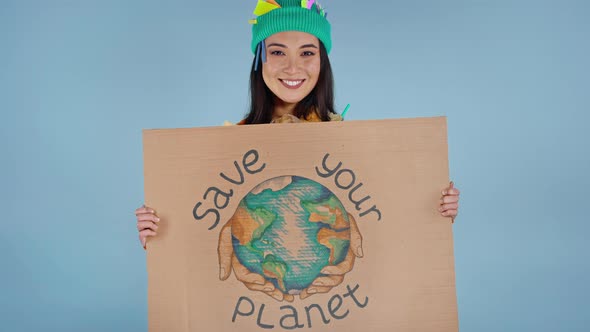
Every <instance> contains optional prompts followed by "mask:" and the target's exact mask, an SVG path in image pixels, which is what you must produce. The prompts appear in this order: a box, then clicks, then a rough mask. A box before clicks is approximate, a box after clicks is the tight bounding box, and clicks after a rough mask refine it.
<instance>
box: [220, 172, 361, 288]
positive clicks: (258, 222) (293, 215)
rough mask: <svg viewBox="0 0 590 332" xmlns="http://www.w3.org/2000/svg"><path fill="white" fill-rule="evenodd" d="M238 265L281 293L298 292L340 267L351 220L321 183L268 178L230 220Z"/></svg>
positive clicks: (250, 194)
mask: <svg viewBox="0 0 590 332" xmlns="http://www.w3.org/2000/svg"><path fill="white" fill-rule="evenodd" d="M232 244H233V249H234V253H235V255H236V258H237V259H238V260H239V262H240V263H241V264H242V265H244V266H245V267H246V268H247V269H248V270H249V271H250V272H253V273H257V274H260V275H262V276H264V277H265V279H266V280H268V281H271V282H272V283H273V284H274V285H275V287H276V288H278V289H280V290H281V291H282V292H284V293H285V294H299V293H300V292H301V291H302V290H304V289H305V288H307V287H309V285H311V283H312V282H313V281H314V280H315V279H316V278H317V277H320V276H322V274H321V270H322V269H323V268H324V267H325V266H328V265H337V264H339V263H341V262H342V261H343V260H344V259H345V258H346V256H347V254H348V251H349V250H348V249H349V245H350V220H349V216H348V214H347V213H346V211H345V209H344V206H343V205H342V203H341V202H340V200H339V199H338V198H337V197H336V196H335V195H334V194H333V193H332V192H331V191H330V190H328V189H327V188H326V187H324V186H323V185H321V184H319V183H317V182H315V181H313V180H310V179H307V178H304V177H299V176H281V177H277V178H273V179H270V180H267V181H265V182H263V183H261V184H260V185H258V186H257V187H256V188H254V189H253V190H252V191H250V192H249V193H248V194H247V195H246V196H245V197H244V198H243V199H242V201H241V202H240V204H239V206H238V208H237V210H236V212H235V214H234V217H232Z"/></svg>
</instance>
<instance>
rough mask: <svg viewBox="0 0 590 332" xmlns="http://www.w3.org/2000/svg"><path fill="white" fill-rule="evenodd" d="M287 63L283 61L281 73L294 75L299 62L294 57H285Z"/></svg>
mask: <svg viewBox="0 0 590 332" xmlns="http://www.w3.org/2000/svg"><path fill="white" fill-rule="evenodd" d="M286 60H287V61H285V67H284V68H283V71H284V72H285V73H288V74H295V73H297V70H298V69H299V61H298V59H297V57H294V56H287V59H286Z"/></svg>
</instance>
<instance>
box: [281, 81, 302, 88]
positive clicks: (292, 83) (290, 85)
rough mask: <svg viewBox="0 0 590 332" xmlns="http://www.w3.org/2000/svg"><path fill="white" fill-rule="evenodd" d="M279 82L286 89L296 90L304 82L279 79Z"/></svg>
mask: <svg viewBox="0 0 590 332" xmlns="http://www.w3.org/2000/svg"><path fill="white" fill-rule="evenodd" d="M279 81H281V83H282V84H283V86H285V87H286V88H287V89H298V88H299V87H300V86H301V85H302V84H303V82H305V80H282V79H279Z"/></svg>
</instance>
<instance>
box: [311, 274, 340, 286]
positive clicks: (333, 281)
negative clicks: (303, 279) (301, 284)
mask: <svg viewBox="0 0 590 332" xmlns="http://www.w3.org/2000/svg"><path fill="white" fill-rule="evenodd" d="M342 281H344V276H343V275H334V276H326V277H318V278H316V279H315V280H314V281H313V283H312V285H313V286H330V287H334V286H338V285H340V284H341V283H342Z"/></svg>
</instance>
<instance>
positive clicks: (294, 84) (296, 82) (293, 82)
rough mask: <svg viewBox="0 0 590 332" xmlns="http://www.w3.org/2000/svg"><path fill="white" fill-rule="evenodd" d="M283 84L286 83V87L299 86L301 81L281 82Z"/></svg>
mask: <svg viewBox="0 0 590 332" xmlns="http://www.w3.org/2000/svg"><path fill="white" fill-rule="evenodd" d="M283 82H285V83H287V85H290V86H297V85H299V84H301V82H303V81H287V80H283Z"/></svg>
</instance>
